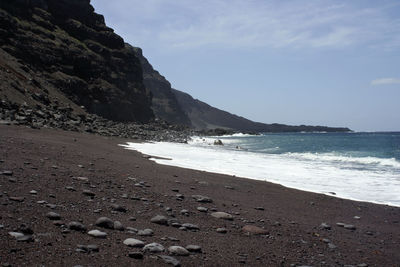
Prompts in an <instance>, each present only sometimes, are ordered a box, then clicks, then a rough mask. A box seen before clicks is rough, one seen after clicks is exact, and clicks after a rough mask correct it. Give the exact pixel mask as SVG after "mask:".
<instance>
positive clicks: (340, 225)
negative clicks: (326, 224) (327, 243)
mask: <svg viewBox="0 0 400 267" xmlns="http://www.w3.org/2000/svg"><path fill="white" fill-rule="evenodd" d="M336 225H337V226H339V227H344V226H345V223H341V222H338V223H336Z"/></svg>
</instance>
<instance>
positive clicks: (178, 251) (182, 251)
mask: <svg viewBox="0 0 400 267" xmlns="http://www.w3.org/2000/svg"><path fill="white" fill-rule="evenodd" d="M168 252H169V253H171V254H172V255H177V256H189V254H190V253H189V251H188V250H187V249H186V248H184V247H181V246H170V247H169V248H168Z"/></svg>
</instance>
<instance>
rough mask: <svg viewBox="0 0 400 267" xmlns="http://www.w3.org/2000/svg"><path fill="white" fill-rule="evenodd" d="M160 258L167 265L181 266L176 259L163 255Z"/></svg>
mask: <svg viewBox="0 0 400 267" xmlns="http://www.w3.org/2000/svg"><path fill="white" fill-rule="evenodd" d="M159 257H160V259H162V260H163V261H164V262H165V263H167V264H171V265H173V266H175V267H178V266H181V263H180V262H179V261H178V260H177V259H175V258H174V257H171V256H166V255H161V256H159Z"/></svg>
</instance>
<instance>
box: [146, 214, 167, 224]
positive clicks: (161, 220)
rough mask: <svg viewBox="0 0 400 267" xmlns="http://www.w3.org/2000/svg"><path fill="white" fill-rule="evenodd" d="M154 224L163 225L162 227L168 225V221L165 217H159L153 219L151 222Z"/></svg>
mask: <svg viewBox="0 0 400 267" xmlns="http://www.w3.org/2000/svg"><path fill="white" fill-rule="evenodd" d="M150 221H151V222H152V223H156V224H161V225H168V219H167V217H165V216H162V215H157V216H154V217H153V218H151V220H150Z"/></svg>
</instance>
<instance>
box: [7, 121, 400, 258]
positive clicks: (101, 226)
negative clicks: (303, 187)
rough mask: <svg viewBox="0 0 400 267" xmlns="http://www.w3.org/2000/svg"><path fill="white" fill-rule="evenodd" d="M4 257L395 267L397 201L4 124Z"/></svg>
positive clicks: (101, 139) (108, 140) (111, 140)
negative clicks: (186, 164) (292, 185)
mask: <svg viewBox="0 0 400 267" xmlns="http://www.w3.org/2000/svg"><path fill="white" fill-rule="evenodd" d="M0 140H1V141H0V263H1V264H2V266H117V265H120V266H136V265H137V266H163V265H168V264H169V265H174V266H179V265H181V266H240V265H248V266H400V265H399V262H400V254H399V253H398V252H399V251H400V244H399V242H400V241H399V240H400V228H399V219H400V209H399V208H395V207H390V206H384V205H375V204H371V203H364V202H355V201H349V200H343V199H338V198H334V197H330V196H325V195H320V194H314V193H308V192H303V191H298V190H293V189H288V188H285V187H282V186H279V185H275V184H271V183H266V182H260V181H254V180H249V179H242V178H237V177H232V176H225V175H218V174H212V173H206V172H201V171H194V170H188V169H181V168H175V167H170V166H162V165H157V164H156V163H154V162H153V161H150V160H148V157H147V156H143V155H141V154H140V153H137V152H134V151H129V150H124V149H123V148H122V147H120V146H118V144H122V143H125V142H127V141H131V140H130V139H121V138H117V137H105V136H99V135H94V134H90V133H78V132H67V131H62V130H55V129H45V128H43V129H40V130H37V129H32V128H28V127H26V126H12V125H7V126H6V125H0Z"/></svg>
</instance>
